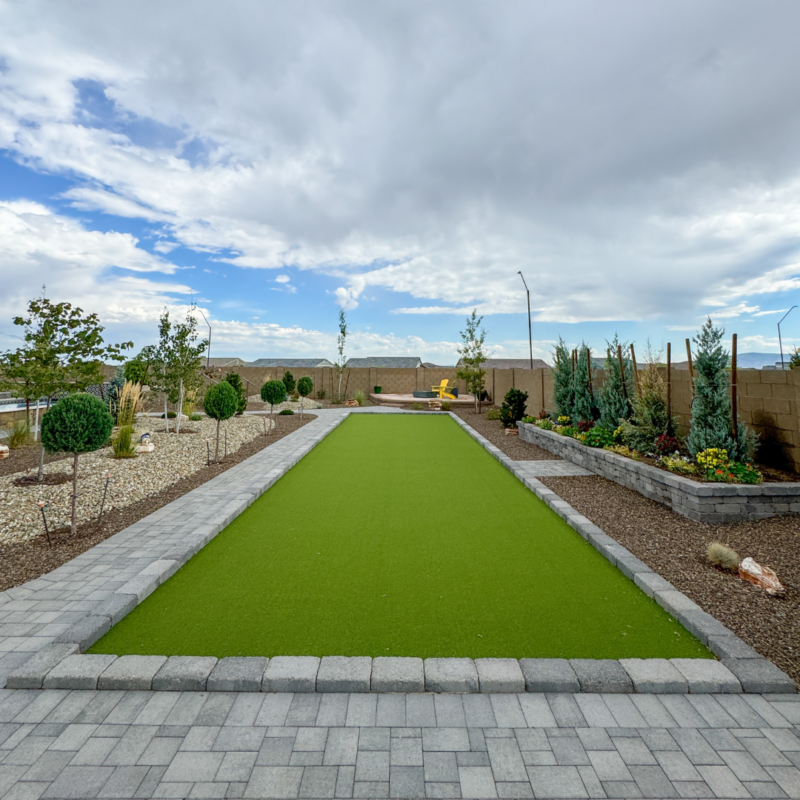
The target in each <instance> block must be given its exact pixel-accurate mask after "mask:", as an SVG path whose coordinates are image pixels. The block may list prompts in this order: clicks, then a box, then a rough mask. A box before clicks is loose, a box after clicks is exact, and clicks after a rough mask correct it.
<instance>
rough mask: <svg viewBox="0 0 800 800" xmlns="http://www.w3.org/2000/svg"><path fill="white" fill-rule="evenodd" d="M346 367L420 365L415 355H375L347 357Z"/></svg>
mask: <svg viewBox="0 0 800 800" xmlns="http://www.w3.org/2000/svg"><path fill="white" fill-rule="evenodd" d="M345 366H346V367H349V368H350V369H369V368H377V369H416V368H417V367H421V366H422V359H420V358H418V357H417V356H375V357H370V358H349V359H347V363H346V364H345Z"/></svg>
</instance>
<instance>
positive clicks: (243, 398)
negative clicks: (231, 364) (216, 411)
mask: <svg viewBox="0 0 800 800" xmlns="http://www.w3.org/2000/svg"><path fill="white" fill-rule="evenodd" d="M224 380H225V382H226V383H229V384H230V385H231V386H233V388H234V389H235V390H236V395H237V396H238V398H239V405H238V406H237V408H236V416H237V417H241V416H242V414H244V412H245V411H247V389H246V388H245V385H244V381H243V380H242V376H241V375H240V374H239V373H238V372H229V373H228V374H227V375H226V376H225V378H224Z"/></svg>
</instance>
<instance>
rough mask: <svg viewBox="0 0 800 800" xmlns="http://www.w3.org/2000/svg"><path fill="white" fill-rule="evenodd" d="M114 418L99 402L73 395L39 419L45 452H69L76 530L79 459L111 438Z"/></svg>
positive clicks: (73, 529)
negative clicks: (40, 420)
mask: <svg viewBox="0 0 800 800" xmlns="http://www.w3.org/2000/svg"><path fill="white" fill-rule="evenodd" d="M113 427H114V418H113V417H112V416H111V414H109V413H108V409H107V408H106V406H105V403H103V402H102V401H101V400H98V398H96V397H93V396H92V395H90V394H76V395H72V396H70V397H65V398H63V399H62V400H59V401H58V402H57V403H56V404H55V405H54V406H53V407H52V408H51V409H50V411H48V412H47V413H46V414H45V415H44V417H43V418H42V444H43V445H44V448H45V450H47V452H48V453H72V517H71V521H70V530H71V533H72V535H73V536H74V535H75V533H76V531H77V501H78V456H79V455H80V454H81V453H92V452H94V451H95V450H99V449H100V448H101V447H102V446H103V445H104V444H105V443H106V442H107V441H108V437H109V436H110V435H111V431H112V429H113Z"/></svg>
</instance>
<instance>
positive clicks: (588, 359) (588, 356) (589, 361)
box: [586, 347, 594, 403]
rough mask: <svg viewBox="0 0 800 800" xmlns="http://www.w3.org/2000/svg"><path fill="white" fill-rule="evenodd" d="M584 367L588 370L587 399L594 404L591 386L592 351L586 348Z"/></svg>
mask: <svg viewBox="0 0 800 800" xmlns="http://www.w3.org/2000/svg"><path fill="white" fill-rule="evenodd" d="M586 367H587V369H588V370H589V397H590V398H591V400H592V402H593V403H594V387H593V386H592V351H591V350H590V349H589V348H588V347H587V348H586Z"/></svg>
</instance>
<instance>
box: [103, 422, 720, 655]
mask: <svg viewBox="0 0 800 800" xmlns="http://www.w3.org/2000/svg"><path fill="white" fill-rule="evenodd" d="M310 489H311V490H310ZM91 652H95V653H104V652H105V653H116V654H119V655H122V654H150V655H152V654H161V655H197V656H199V655H214V656H219V657H222V656H239V655H242V656H275V655H316V656H323V655H348V656H353V655H361V656H364V655H367V656H381V655H383V656H419V657H430V656H467V657H482V656H501V657H513V658H521V657H585V658H622V657H626V656H630V657H675V656H686V657H706V658H708V657H711V654H710V653H709V651H708V650H707V649H706V648H705V647H704V646H703V645H702V644H700V642H698V641H697V640H696V639H695V638H694V637H692V636H691V635H690V634H689V633H688V632H687V631H686V630H685V629H683V628H682V627H681V626H680V625H679V624H678V623H677V622H676V621H675V620H673V619H672V618H670V617H669V615H668V614H667V613H666V612H665V611H664V610H663V609H661V608H660V607H659V606H658V605H657V604H656V603H655V602H654V601H653V600H652V599H650V598H648V597H647V596H646V595H645V594H644V593H642V592H641V591H639V589H638V588H637V587H636V586H634V584H633V583H632V582H631V581H629V580H628V579H627V578H625V576H624V575H623V574H622V573H621V572H620V571H619V570H617V569H616V568H615V567H614V566H612V565H611V563H610V562H609V561H607V560H606V559H605V558H604V557H603V556H602V555H601V554H600V553H598V552H597V551H596V550H595V549H594V548H593V547H592V546H591V545H590V544H589V543H587V542H586V541H584V540H583V539H582V538H581V537H580V536H578V535H577V534H576V533H575V532H574V531H573V530H572V529H571V528H570V527H569V526H568V525H567V524H566V523H565V522H564V521H563V520H562V519H561V518H560V517H558V516H557V515H556V514H555V513H554V512H553V511H551V510H550V509H549V508H548V507H547V505H546V504H544V503H543V502H542V501H540V500H539V499H538V498H537V497H536V496H535V495H534V494H533V493H532V492H530V491H529V490H528V489H526V488H525V486H524V485H523V484H522V483H520V482H519V481H518V480H516V479H515V478H514V477H513V476H512V475H511V474H510V473H509V472H508V471H507V470H506V469H505V468H504V467H503V466H502V465H501V464H499V463H498V462H497V461H496V460H495V459H493V458H492V457H491V456H490V455H489V454H488V453H486V451H485V450H484V449H483V448H482V447H481V446H480V445H479V444H478V443H477V442H475V441H474V440H473V439H472V438H471V437H470V436H469V435H468V434H466V433H465V432H464V431H462V430H461V429H460V428H459V427H458V426H457V425H456V424H455V423H454V422H453V420H451V419H450V418H449V417H446V416H428V415H419V416H416V415H392V414H385V415H384V414H381V415H377V414H376V415H366V414H363V415H362V414H354V415H352V416H350V417H349V418H348V419H347V420H346V421H345V422H343V423H342V424H341V425H340V426H339V427H338V428H336V430H334V431H333V432H332V433H331V434H330V435H329V436H328V437H326V438H325V439H324V440H323V441H322V442H320V443H319V444H318V445H317V446H316V447H315V448H314V449H313V450H312V451H311V452H310V453H309V454H308V455H306V456H305V457H304V458H303V459H302V460H301V461H300V462H299V463H298V464H297V465H296V466H295V467H294V468H293V469H292V470H291V471H290V472H288V473H287V474H286V475H285V476H284V477H283V478H281V480H279V481H278V482H277V483H276V484H275V485H274V486H273V487H272V488H271V489H270V490H269V491H268V492H266V493H265V494H264V495H262V496H261V497H260V498H259V499H258V500H256V501H255V502H254V503H253V504H252V505H251V506H250V507H249V508H247V509H246V510H245V511H244V512H242V514H240V515H239V516H238V517H237V518H236V519H235V520H234V521H233V522H232V523H231V524H230V525H229V526H228V527H227V528H226V529H225V530H224V531H223V532H221V533H220V534H219V535H218V536H216V537H215V538H214V539H213V540H212V541H211V542H209V544H208V545H206V547H204V548H203V549H202V550H201V551H200V552H199V553H197V555H195V556H194V558H192V559H191V560H190V561H189V562H188V563H187V564H186V565H184V566H183V567H182V568H181V569H180V570H179V571H178V572H177V573H176V574H175V575H174V576H173V577H172V578H171V579H170V580H168V581H167V582H166V583H164V584H163V585H162V586H160V587H159V588H158V589H157V590H156V591H155V592H154V593H153V594H152V595H150V597H148V598H147V599H146V600H145V601H144V602H143V603H142V604H140V605H139V606H138V607H137V608H136V609H134V610H133V611H132V612H131V613H130V614H129V615H128V616H126V617H125V618H124V619H123V620H122V621H121V622H120V623H119V624H117V625H116V626H115V627H114V628H112V630H111V631H110V632H109V633H108V634H106V636H105V637H104V638H103V639H101V640H100V642H98V643H97V644H96V645H95V646H94V647H93V648H92V650H91Z"/></svg>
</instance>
